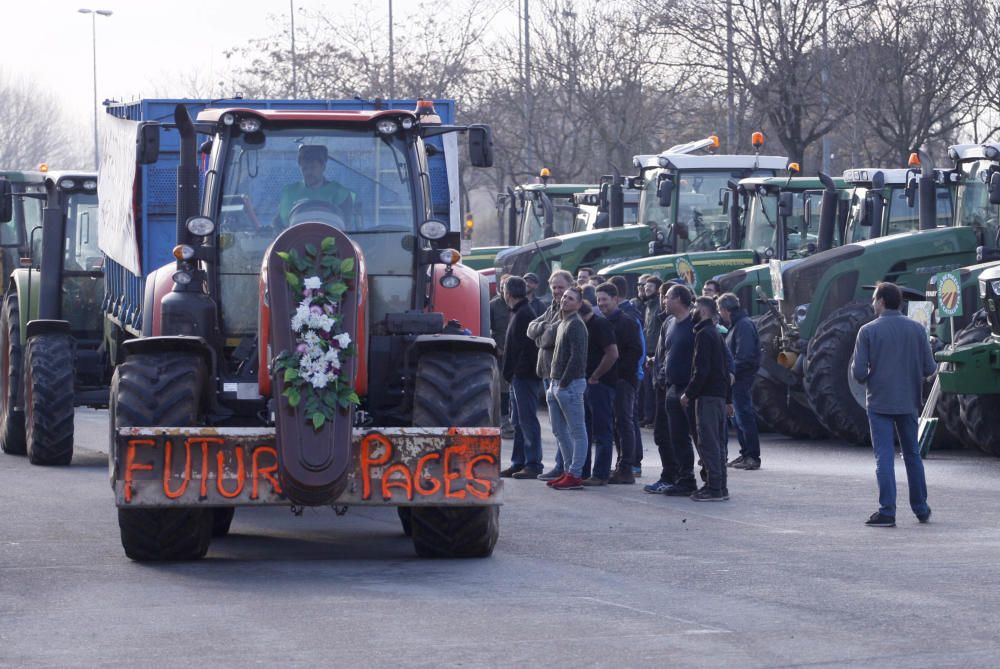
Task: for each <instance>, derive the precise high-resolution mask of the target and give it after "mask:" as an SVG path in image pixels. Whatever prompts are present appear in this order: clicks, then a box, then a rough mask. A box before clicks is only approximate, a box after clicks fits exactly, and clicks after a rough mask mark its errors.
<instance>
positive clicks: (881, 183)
mask: <svg viewBox="0 0 1000 669" xmlns="http://www.w3.org/2000/svg"><path fill="white" fill-rule="evenodd" d="M872 188H873V189H875V190H882V189H883V188H885V172H883V171H882V170H878V171H876V172H875V174H873V175H872Z"/></svg>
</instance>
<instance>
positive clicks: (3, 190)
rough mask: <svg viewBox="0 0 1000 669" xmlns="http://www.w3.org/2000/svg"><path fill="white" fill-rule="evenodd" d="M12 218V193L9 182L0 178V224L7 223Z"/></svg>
mask: <svg viewBox="0 0 1000 669" xmlns="http://www.w3.org/2000/svg"><path fill="white" fill-rule="evenodd" d="M13 216H14V191H13V190H11V187H10V182H9V181H7V179H6V178H3V177H0V223H8V222H9V221H10V219H11V218H12V217H13Z"/></svg>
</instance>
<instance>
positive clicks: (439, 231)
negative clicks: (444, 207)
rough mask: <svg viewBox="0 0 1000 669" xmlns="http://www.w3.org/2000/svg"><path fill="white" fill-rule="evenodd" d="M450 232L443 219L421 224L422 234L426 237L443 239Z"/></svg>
mask: <svg viewBox="0 0 1000 669" xmlns="http://www.w3.org/2000/svg"><path fill="white" fill-rule="evenodd" d="M446 234H448V228H447V227H446V226H445V224H444V223H442V222H441V221H435V220H429V221H424V222H423V223H421V224H420V236H421V237H423V238H424V239H431V240H436V239H441V238H442V237H444V236H445V235H446Z"/></svg>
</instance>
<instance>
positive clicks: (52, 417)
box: [24, 333, 76, 466]
mask: <svg viewBox="0 0 1000 669" xmlns="http://www.w3.org/2000/svg"><path fill="white" fill-rule="evenodd" d="M75 346H76V342H75V340H74V339H73V337H72V336H70V335H69V334H61V333H58V334H39V335H35V336H34V337H32V338H31V339H29V340H28V345H27V346H26V347H25V348H24V420H25V428H26V430H25V443H26V446H27V451H28V460H30V461H31V464H33V465H57V466H58V465H68V464H69V463H70V461H72V460H73V414H74V410H73V380H74V364H73V355H74V348H75Z"/></svg>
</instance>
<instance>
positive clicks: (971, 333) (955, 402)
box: [932, 313, 990, 450]
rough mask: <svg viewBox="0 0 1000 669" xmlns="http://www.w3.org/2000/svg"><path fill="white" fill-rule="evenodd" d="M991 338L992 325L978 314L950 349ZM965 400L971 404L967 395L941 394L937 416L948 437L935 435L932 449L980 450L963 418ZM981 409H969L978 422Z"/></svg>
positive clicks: (969, 426)
mask: <svg viewBox="0 0 1000 669" xmlns="http://www.w3.org/2000/svg"><path fill="white" fill-rule="evenodd" d="M989 336H990V325H989V323H988V322H987V321H986V317H985V313H983V317H982V318H979V315H978V314H977V316H976V318H974V319H973V321H972V322H971V323H969V325H967V326H965V327H964V328H962V329H961V330H959V331H958V332H956V333H955V337H954V340H953V341H952V343H951V346H950V347H949V348H954V347H956V346H964V345H965V344H975V343H978V342H981V341H983V340H985V339H988V338H989ZM963 400H964V401H965V403H966V404H970V403H971V402H970V400H968V399H966V396H965V395H959V394H956V393H941V397H940V398H939V399H938V405H937V410H936V411H935V415H936V416H937V417H938V420H939V427H940V426H941V425H943V426H944V428H945V432H946V435H942V437H941V438H940V439H939V438H938V436H937V435H936V434H935V436H934V445H933V447H932V448H934V449H938V450H940V449H941V448H942V447H945V448H947V447H951V448H955V447H966V448H980V446H979V440H977V439H976V437H975V434H974V433H973V432H972V431H971V425H970V423H968V422H966V419H965V418H964V417H963V416H962V404H963ZM980 408H981V407H976V408H971V407H970V409H967V411H969V412H970V413H972V414H977V415H976V420H977V422H978V413H979V411H980ZM956 442H957V443H956Z"/></svg>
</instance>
